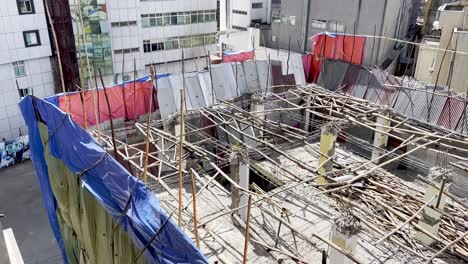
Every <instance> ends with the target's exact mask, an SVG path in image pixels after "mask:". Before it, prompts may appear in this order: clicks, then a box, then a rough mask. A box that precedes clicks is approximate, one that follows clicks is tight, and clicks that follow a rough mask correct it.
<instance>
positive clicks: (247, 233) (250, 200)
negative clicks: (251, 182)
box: [242, 195, 252, 264]
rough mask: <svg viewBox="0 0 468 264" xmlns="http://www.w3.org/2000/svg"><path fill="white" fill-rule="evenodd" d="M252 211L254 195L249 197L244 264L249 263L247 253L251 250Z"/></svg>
mask: <svg viewBox="0 0 468 264" xmlns="http://www.w3.org/2000/svg"><path fill="white" fill-rule="evenodd" d="M251 209H252V195H249V201H248V203H247V221H246V223H245V241H244V260H243V261H242V263H244V264H246V263H247V253H248V249H249V228H250V211H251Z"/></svg>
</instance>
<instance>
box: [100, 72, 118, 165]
mask: <svg viewBox="0 0 468 264" xmlns="http://www.w3.org/2000/svg"><path fill="white" fill-rule="evenodd" d="M99 77H100V78H101V83H102V89H104V97H105V98H106V105H107V112H108V113H109V122H110V127H111V135H112V145H113V146H114V157H115V159H116V160H117V161H118V160H119V156H118V155H117V144H116V143H115V133H114V120H113V118H112V111H111V107H110V102H109V96H108V95H107V90H106V86H105V84H104V80H103V79H102V73H101V69H99Z"/></svg>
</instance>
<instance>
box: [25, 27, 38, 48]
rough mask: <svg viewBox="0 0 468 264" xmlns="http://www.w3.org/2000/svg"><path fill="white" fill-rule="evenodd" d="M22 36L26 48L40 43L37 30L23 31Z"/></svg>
mask: <svg viewBox="0 0 468 264" xmlns="http://www.w3.org/2000/svg"><path fill="white" fill-rule="evenodd" d="M23 38H24V45H25V46H26V47H27V48H28V47H35V46H40V45H41V38H40V37H39V30H31V31H24V32H23Z"/></svg>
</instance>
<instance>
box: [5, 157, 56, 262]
mask: <svg viewBox="0 0 468 264" xmlns="http://www.w3.org/2000/svg"><path fill="white" fill-rule="evenodd" d="M0 213H2V214H5V217H4V218H2V219H1V221H2V225H3V228H4V229H7V228H13V232H14V234H15V237H16V240H17V242H18V246H19V249H20V251H21V254H22V255H23V260H24V263H26V264H45V263H51V264H53V263H63V260H62V256H61V254H60V251H59V249H58V247H57V243H56V242H55V238H54V236H53V234H52V230H51V229H50V225H49V222H48V219H47V214H46V210H45V208H44V202H43V199H42V195H41V191H40V187H39V182H38V180H37V176H36V171H35V170H34V166H33V165H32V162H31V161H27V162H24V163H22V164H18V165H15V166H13V167H11V168H8V169H2V170H0Z"/></svg>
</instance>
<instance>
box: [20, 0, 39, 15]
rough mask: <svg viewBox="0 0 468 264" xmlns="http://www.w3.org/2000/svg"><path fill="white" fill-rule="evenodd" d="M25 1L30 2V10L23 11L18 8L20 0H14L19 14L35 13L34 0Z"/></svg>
mask: <svg viewBox="0 0 468 264" xmlns="http://www.w3.org/2000/svg"><path fill="white" fill-rule="evenodd" d="M27 1H29V2H30V3H31V12H28V13H23V12H22V11H21V8H20V0H16V6H17V7H18V14H19V15H20V16H23V15H32V14H36V8H35V6H34V0H27Z"/></svg>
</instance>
